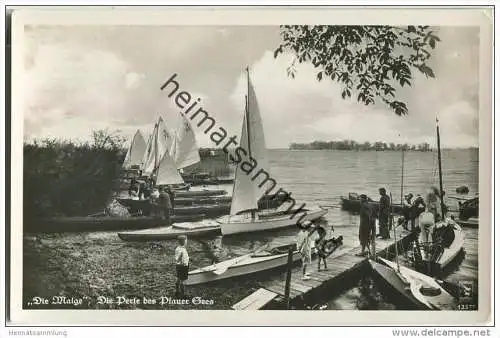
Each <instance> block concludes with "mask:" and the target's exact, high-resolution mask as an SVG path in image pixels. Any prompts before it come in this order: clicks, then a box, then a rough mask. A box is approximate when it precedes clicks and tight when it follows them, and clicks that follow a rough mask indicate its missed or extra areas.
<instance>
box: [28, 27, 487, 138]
mask: <svg viewBox="0 0 500 338" xmlns="http://www.w3.org/2000/svg"><path fill="white" fill-rule="evenodd" d="M436 29H437V35H438V36H439V37H440V39H441V42H440V43H438V45H437V47H436V49H435V51H434V54H433V56H432V59H431V60H430V63H429V65H430V66H431V67H432V68H433V70H434V73H435V74H436V78H435V79H427V78H426V77H425V76H424V75H421V74H417V73H414V79H413V85H412V87H410V88H404V89H402V90H398V91H397V95H398V97H399V98H400V99H401V100H402V101H404V102H406V103H407V105H408V109H409V115H408V116H406V117H399V116H397V115H395V114H394V113H393V112H392V111H390V110H389V109H388V108H386V107H385V106H383V105H376V106H364V105H363V104H361V103H357V102H355V101H353V100H343V99H342V98H341V95H340V93H341V90H340V88H341V87H340V85H338V84H337V83H335V82H331V81H322V82H318V81H317V80H316V77H315V70H314V68H313V67H312V66H311V65H309V64H303V65H300V66H299V67H298V68H297V74H296V77H295V78H294V79H292V78H290V77H289V76H287V72H286V69H287V66H288V65H289V64H290V62H291V61H292V59H293V57H292V56H291V55H289V54H285V55H283V56H280V57H279V58H277V59H275V58H274V57H273V52H274V50H275V49H276V47H277V46H279V44H280V41H281V40H280V35H279V27H278V26H253V27H252V26H161V27H158V26H64V27H63V26H25V37H24V39H25V45H24V67H25V73H24V75H25V79H24V81H25V86H24V88H25V91H24V94H23V95H24V135H25V139H26V140H30V139H36V138H46V137H50V138H62V139H73V140H88V139H90V137H91V133H92V131H93V130H97V129H106V128H107V129H109V130H111V131H113V130H117V131H119V133H120V134H121V135H123V136H124V137H126V138H128V139H131V138H132V136H133V135H134V133H135V132H136V130H137V129H140V130H141V131H142V132H143V134H144V136H145V138H146V137H147V135H148V133H149V132H150V131H151V130H152V128H153V124H154V122H155V120H157V118H158V117H159V116H162V117H163V118H164V120H165V121H166V123H167V125H168V126H169V127H171V128H176V127H177V125H178V123H179V122H178V121H179V114H180V109H179V108H178V107H177V106H176V105H175V103H174V101H173V100H172V99H171V98H169V97H168V96H167V95H166V93H165V92H162V91H161V90H160V87H161V85H162V84H163V83H164V82H165V81H166V80H167V79H168V78H170V76H172V74H177V78H176V80H177V81H178V83H179V86H180V89H181V90H185V91H188V92H189V93H190V94H191V95H192V96H195V97H199V98H201V103H200V104H199V105H200V106H203V107H204V109H205V110H206V111H208V112H209V113H210V115H211V116H213V117H214V118H215V119H216V121H217V124H218V126H223V127H224V128H225V129H226V130H228V134H230V135H239V133H240V130H241V123H242V116H243V111H244V95H245V92H246V78H245V73H244V69H245V67H246V66H249V67H250V70H251V71H250V76H251V80H252V82H253V85H254V88H255V92H256V95H257V98H258V102H259V107H260V112H261V114H262V119H263V124H264V133H265V137H266V143H267V147H268V148H287V147H288V146H289V144H290V143H292V142H299V143H304V142H311V141H314V140H321V141H335V140H344V139H351V140H355V141H358V142H365V141H370V142H375V141H383V142H394V143H411V144H418V143H421V142H428V143H430V144H435V118H436V117H437V116H438V117H439V121H440V128H441V144H442V146H443V147H469V146H478V143H479V132H478V116H479V113H478V109H479V102H478V96H479V92H478V91H479V75H478V74H479V28H477V27H448V26H447V27H439V28H436ZM193 127H194V130H195V131H196V134H197V141H198V143H199V145H200V146H208V147H210V146H213V143H212V142H211V141H210V139H209V138H208V136H206V135H205V134H204V133H203V131H202V130H201V129H198V128H196V126H193Z"/></svg>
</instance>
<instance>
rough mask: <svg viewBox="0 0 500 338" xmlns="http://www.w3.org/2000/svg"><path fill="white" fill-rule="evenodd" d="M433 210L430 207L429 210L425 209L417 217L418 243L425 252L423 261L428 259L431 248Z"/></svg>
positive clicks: (433, 223) (433, 222)
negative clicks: (418, 226) (418, 227)
mask: <svg viewBox="0 0 500 338" xmlns="http://www.w3.org/2000/svg"><path fill="white" fill-rule="evenodd" d="M433 211H434V209H433V208H432V206H431V207H430V208H429V207H427V210H426V211H424V212H423V213H422V214H421V215H420V217H419V220H420V222H419V225H420V242H421V243H422V244H423V245H424V247H425V248H427V250H425V256H426V257H423V258H424V259H428V257H429V252H428V251H429V250H428V248H430V247H431V246H432V233H433V231H434V228H435V226H436V225H435V220H434V212H433Z"/></svg>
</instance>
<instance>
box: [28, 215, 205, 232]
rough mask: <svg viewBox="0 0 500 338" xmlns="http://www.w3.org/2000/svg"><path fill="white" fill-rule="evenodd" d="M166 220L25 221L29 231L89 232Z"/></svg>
mask: <svg viewBox="0 0 500 338" xmlns="http://www.w3.org/2000/svg"><path fill="white" fill-rule="evenodd" d="M204 217H205V215H196V216H192V215H191V216H172V217H171V221H172V222H188V221H197V220H200V219H203V218H204ZM165 225H167V224H165V221H164V220H162V219H159V218H156V217H111V216H97V217H52V218H39V219H33V220H29V221H25V223H24V231H25V232H29V233H40V232H44V233H53V232H89V231H118V230H129V229H130V230H132V229H146V228H154V227H161V226H165Z"/></svg>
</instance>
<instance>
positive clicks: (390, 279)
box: [369, 259, 429, 310]
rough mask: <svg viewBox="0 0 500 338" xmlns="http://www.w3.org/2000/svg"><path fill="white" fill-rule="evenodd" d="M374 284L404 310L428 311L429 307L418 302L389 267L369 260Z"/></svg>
mask: <svg viewBox="0 0 500 338" xmlns="http://www.w3.org/2000/svg"><path fill="white" fill-rule="evenodd" d="M369 262H370V266H371V268H372V271H373V277H374V279H375V282H376V283H377V284H378V285H379V287H381V289H382V291H383V294H384V295H386V296H387V297H389V298H390V299H391V300H392V301H393V302H395V303H396V304H397V305H398V306H399V307H400V308H401V309H404V310H429V307H428V306H426V305H425V304H423V303H422V302H420V301H419V300H418V299H417V298H415V296H413V294H412V293H411V291H410V290H409V289H408V288H407V285H406V284H405V283H404V282H403V281H402V280H401V278H399V277H398V275H397V273H396V272H395V271H394V270H393V269H392V268H390V267H388V266H386V265H383V264H380V263H378V262H375V261H373V260H371V259H370V260H369Z"/></svg>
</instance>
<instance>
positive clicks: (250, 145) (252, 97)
mask: <svg viewBox="0 0 500 338" xmlns="http://www.w3.org/2000/svg"><path fill="white" fill-rule="evenodd" d="M246 71H247V91H248V94H247V96H246V102H245V114H244V117H243V126H242V132H241V138H240V143H239V144H240V148H242V149H244V150H245V151H246V153H247V160H250V159H253V160H254V161H255V162H256V163H257V164H258V166H259V167H260V168H261V169H262V170H265V171H266V172H268V173H269V161H268V156H267V148H266V143H265V137H264V129H263V126H262V119H261V116H260V112H259V106H258V102H257V96H256V94H255V91H254V88H253V85H252V83H251V81H250V73H249V70H248V68H247V69H246ZM252 176H253V175H249V174H248V173H247V172H245V171H244V170H242V166H238V167H237V169H236V176H235V180H234V185H233V199H232V202H231V212H230V217H228V219H227V221H226V222H221V223H220V226H221V231H222V234H223V235H233V234H238V233H247V232H255V231H263V230H271V229H279V228H284V227H289V226H293V225H296V224H297V221H298V220H299V219H300V220H302V221H306V220H310V221H312V220H315V219H317V218H320V217H322V216H324V215H325V214H326V213H327V212H328V210H326V209H322V208H316V209H310V210H308V209H303V210H302V211H299V212H297V213H296V214H294V215H292V217H291V216H290V214H287V213H283V214H277V215H276V217H265V218H264V217H259V216H260V215H259V213H257V212H256V210H258V209H259V208H258V202H259V200H260V198H261V197H262V195H264V194H263V193H262V192H261V191H260V187H259V186H258V182H255V181H254V180H253V179H252ZM245 216H250V217H245Z"/></svg>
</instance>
